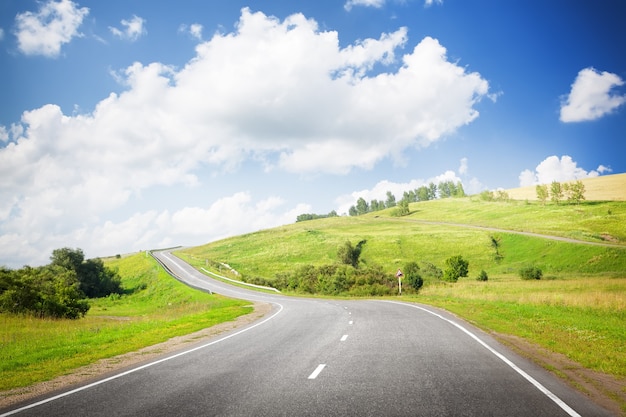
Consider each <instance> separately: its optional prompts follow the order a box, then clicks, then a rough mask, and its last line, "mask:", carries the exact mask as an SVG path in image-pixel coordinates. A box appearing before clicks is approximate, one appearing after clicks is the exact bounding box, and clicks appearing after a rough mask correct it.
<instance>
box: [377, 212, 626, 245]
mask: <svg viewBox="0 0 626 417" xmlns="http://www.w3.org/2000/svg"><path fill="white" fill-rule="evenodd" d="M385 219H390V220H396V221H403V222H409V223H422V224H432V225H439V226H453V227H463V228H466V229H478V230H487V231H490V232H501V233H512V234H516V235H524V236H532V237H539V238H543V239H550V240H558V241H561V242H567V243H577V244H581V245H592V246H603V247H607V248H626V245H620V244H617V243H607V242H589V241H586V240H578V239H572V238H569V237H563V236H553V235H544V234H541V233H532V232H523V231H521V230H511V229H499V228H497V227H487V226H475V225H473V224H463V223H449V222H436V221H431V220H420V219H401V218H391V217H389V218H387V217H385Z"/></svg>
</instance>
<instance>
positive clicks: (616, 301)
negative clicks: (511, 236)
mask: <svg viewBox="0 0 626 417" xmlns="http://www.w3.org/2000/svg"><path fill="white" fill-rule="evenodd" d="M407 299H410V300H411V301H415V302H421V303H425V304H430V305H434V306H438V307H441V308H444V309H446V310H448V311H451V312H453V313H455V314H457V315H459V316H460V317H463V318H465V319H466V320H468V321H470V322H472V323H473V324H475V325H477V326H478V327H481V328H483V329H485V330H489V331H495V332H498V333H502V334H508V335H514V336H518V337H521V338H524V339H525V340H528V341H531V342H533V343H535V344H538V345H539V346H542V347H544V348H546V349H548V350H550V351H552V352H557V353H561V354H564V355H566V356H567V357H568V358H570V359H572V360H574V361H576V362H577V363H579V364H581V365H582V366H584V367H585V368H588V369H592V370H595V371H598V372H603V373H606V374H609V375H613V376H615V377H618V378H626V332H625V331H624V330H625V326H624V323H625V322H626V321H625V320H626V280H625V279H616V278H606V277H597V276H593V277H591V276H571V277H565V278H559V279H553V280H548V281H546V280H533V281H523V280H520V279H519V278H518V277H516V276H502V277H491V276H490V277H489V281H487V282H478V281H475V280H473V279H472V278H462V279H460V280H459V281H458V282H457V283H455V284H449V283H443V282H437V283H433V284H431V285H425V287H424V288H423V289H422V290H421V291H420V293H419V295H417V296H409V297H407Z"/></svg>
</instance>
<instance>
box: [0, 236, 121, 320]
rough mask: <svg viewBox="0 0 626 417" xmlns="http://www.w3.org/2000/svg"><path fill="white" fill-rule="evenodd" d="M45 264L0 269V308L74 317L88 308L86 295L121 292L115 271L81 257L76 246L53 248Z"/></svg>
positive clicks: (30, 313)
mask: <svg viewBox="0 0 626 417" xmlns="http://www.w3.org/2000/svg"><path fill="white" fill-rule="evenodd" d="M50 260H51V261H52V262H51V263H50V264H49V265H47V266H42V267H39V268H31V267H29V266H25V267H24V268H22V269H18V270H10V269H7V268H1V269H0V312H6V313H12V314H28V315H32V316H35V317H41V318H44V317H53V318H69V319H76V318H79V317H82V316H84V315H85V313H86V312H87V311H88V310H89V303H88V302H87V299H86V298H87V297H105V296H107V295H109V294H121V293H122V288H121V279H120V277H119V275H118V274H117V272H115V271H113V270H111V269H109V268H106V267H105V266H104V264H103V263H102V261H101V260H100V259H90V260H87V261H85V256H84V254H83V251H82V250H80V249H69V248H63V249H55V250H54V251H53V252H52V256H51V257H50Z"/></svg>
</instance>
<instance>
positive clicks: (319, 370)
mask: <svg viewBox="0 0 626 417" xmlns="http://www.w3.org/2000/svg"><path fill="white" fill-rule="evenodd" d="M325 367H326V364H325V363H321V364H319V365H317V368H315V370H314V371H313V373H312V374H311V375H309V379H315V378H317V376H318V375H319V374H320V372H322V370H323V369H324V368H325Z"/></svg>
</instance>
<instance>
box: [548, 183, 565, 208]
mask: <svg viewBox="0 0 626 417" xmlns="http://www.w3.org/2000/svg"><path fill="white" fill-rule="evenodd" d="M550 195H551V200H552V202H554V203H556V204H559V202H560V201H561V200H563V187H561V183H560V182H558V181H552V184H551V185H550Z"/></svg>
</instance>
